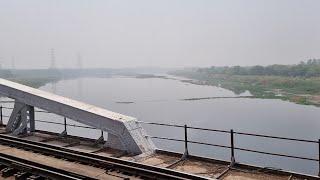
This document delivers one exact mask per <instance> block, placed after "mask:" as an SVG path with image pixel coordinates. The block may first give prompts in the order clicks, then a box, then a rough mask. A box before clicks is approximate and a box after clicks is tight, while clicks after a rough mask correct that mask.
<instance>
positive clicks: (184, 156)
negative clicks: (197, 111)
mask: <svg viewBox="0 0 320 180" xmlns="http://www.w3.org/2000/svg"><path fill="white" fill-rule="evenodd" d="M188 156H189V150H188V126H187V125H186V124H185V125H184V154H183V158H187V157H188Z"/></svg>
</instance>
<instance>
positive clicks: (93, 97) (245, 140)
mask: <svg viewBox="0 0 320 180" xmlns="http://www.w3.org/2000/svg"><path fill="white" fill-rule="evenodd" d="M41 89H43V90H46V91H50V92H54V93H56V94H59V95H63V96H66V97H70V98H73V99H76V100H80V101H83V102H86V103H89V104H93V105H97V106H100V107H103V108H106V109H108V110H111V111H115V112H119V113H122V114H125V115H129V116H133V117H136V118H137V119H138V120H140V121H146V122H159V123H172V124H181V125H183V124H187V125H189V126H196V127H204V128H213V129H224V130H230V129H233V130H234V131H243V132H249V133H259V134H268V135H274V136H284V137H292V138H302V139H310V140H317V139H319V137H320V133H319V127H320V119H319V117H320V108H317V107H313V106H305V105H297V104H294V103H290V102H286V101H281V100H273V99H271V100H268V99H246V98H234V99H233V98H226V99H203V100H194V101H186V100H182V99H186V98H201V97H235V96H237V95H236V94H234V93H233V92H232V91H229V90H226V89H223V88H219V87H213V86H203V85H195V84H190V83H184V82H181V81H179V80H173V79H160V78H149V79H138V78H133V77H111V78H81V79H74V80H62V81H59V82H57V83H54V84H47V85H45V86H43V87H41ZM247 94H248V93H246V95H247ZM128 102H130V103H128ZM37 118H41V119H45V120H55V121H59V122H63V119H62V118H61V117H50V118H51V119H50V118H48V116H47V115H37ZM70 123H74V122H70ZM144 127H145V129H146V131H147V133H148V134H149V135H151V136H162V137H169V138H178V139H183V137H184V134H183V130H182V129H179V128H170V127H161V126H153V125H144ZM37 128H38V129H45V130H51V131H62V130H63V127H61V126H58V125H50V126H48V124H42V123H37ZM68 133H70V134H74V135H80V136H85V137H92V138H98V137H99V135H100V132H98V131H95V130H88V129H79V128H72V127H70V128H68ZM188 136H189V140H192V141H201V142H207V143H212V144H221V145H229V142H230V137H229V135H227V134H223V133H212V132H204V131H203V132H201V131H196V130H189V133H188ZM154 142H155V144H156V145H157V147H158V148H161V149H166V150H172V151H179V152H183V149H184V144H183V143H180V142H171V141H165V140H156V139H154ZM235 144H236V146H237V147H241V148H249V149H254V150H259V151H268V152H274V153H282V154H289V155H296V156H304V157H309V158H317V157H318V154H317V153H318V146H317V144H311V143H297V142H286V141H283V140H269V139H266V138H253V137H247V136H241V135H237V136H236V137H235ZM189 146H190V150H189V151H190V153H191V154H194V155H201V156H209V157H214V158H217V159H224V160H230V151H229V150H228V149H223V148H219V147H210V146H204V145H193V144H190V145H189ZM235 154H236V161H239V162H243V163H250V164H255V165H259V166H263V167H275V168H281V169H285V170H293V171H298V172H302V173H310V174H317V171H318V166H317V162H312V161H307V160H296V159H290V158H281V157H280V158H279V157H273V156H268V155H260V154H255V153H249V152H243V151H236V152H235Z"/></svg>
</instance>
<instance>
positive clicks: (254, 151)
mask: <svg viewBox="0 0 320 180" xmlns="http://www.w3.org/2000/svg"><path fill="white" fill-rule="evenodd" d="M234 149H236V150H240V151H247V152H253V153H258V154H266V155H272V156H281V157H287V158H294V159H302V160H309V161H319V160H318V159H314V158H306V157H299V156H292V155H285V154H278V153H269V152H264V151H257V150H251V149H245V148H239V147H235V148H234Z"/></svg>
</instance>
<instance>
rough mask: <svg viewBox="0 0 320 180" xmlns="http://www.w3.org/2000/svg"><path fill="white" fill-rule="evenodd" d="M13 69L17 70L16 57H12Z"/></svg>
mask: <svg viewBox="0 0 320 180" xmlns="http://www.w3.org/2000/svg"><path fill="white" fill-rule="evenodd" d="M11 69H16V63H15V58H14V56H12V57H11Z"/></svg>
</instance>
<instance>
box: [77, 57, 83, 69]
mask: <svg viewBox="0 0 320 180" xmlns="http://www.w3.org/2000/svg"><path fill="white" fill-rule="evenodd" d="M77 68H78V69H82V56H81V54H80V53H78V54H77Z"/></svg>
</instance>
